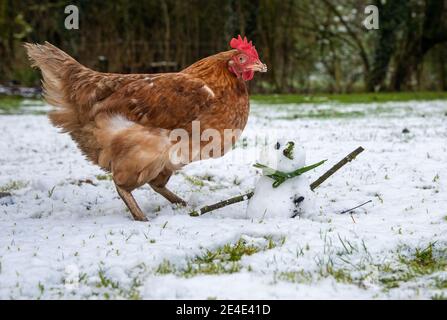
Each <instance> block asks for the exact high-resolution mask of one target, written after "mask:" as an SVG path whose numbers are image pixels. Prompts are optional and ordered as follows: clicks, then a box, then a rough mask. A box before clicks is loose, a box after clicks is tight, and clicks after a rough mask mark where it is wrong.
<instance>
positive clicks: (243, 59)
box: [239, 56, 247, 63]
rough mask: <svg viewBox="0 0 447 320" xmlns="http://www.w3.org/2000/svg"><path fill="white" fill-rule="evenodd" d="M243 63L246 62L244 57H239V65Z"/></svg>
mask: <svg viewBox="0 0 447 320" xmlns="http://www.w3.org/2000/svg"><path fill="white" fill-rule="evenodd" d="M245 61H247V59H246V58H245V57H244V56H240V57H239V63H245Z"/></svg>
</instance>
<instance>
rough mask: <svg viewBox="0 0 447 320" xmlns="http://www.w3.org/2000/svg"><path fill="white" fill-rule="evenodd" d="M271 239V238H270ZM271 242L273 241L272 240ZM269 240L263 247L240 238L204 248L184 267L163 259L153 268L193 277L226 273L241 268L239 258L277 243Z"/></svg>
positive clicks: (157, 271)
mask: <svg viewBox="0 0 447 320" xmlns="http://www.w3.org/2000/svg"><path fill="white" fill-rule="evenodd" d="M272 241H273V240H272ZM272 243H273V242H272ZM272 243H271V242H270V241H269V243H268V244H267V245H266V246H265V247H259V246H255V245H251V244H248V243H247V242H246V241H245V240H243V239H240V240H239V241H237V242H236V243H234V244H226V245H224V246H222V247H219V248H217V249H215V250H206V251H205V252H204V253H203V254H201V255H199V256H196V257H194V258H192V259H189V260H188V261H187V263H186V266H185V267H182V268H178V267H175V266H174V265H173V264H172V263H170V262H169V261H163V262H162V263H161V264H160V265H159V266H158V267H157V268H156V270H155V272H156V273H158V274H176V275H179V276H182V277H186V278H189V277H194V276H196V275H199V274H208V275H216V274H228V273H235V272H239V271H240V270H242V268H243V266H242V265H241V264H240V260H241V259H242V257H244V256H251V255H253V254H255V253H258V252H260V251H264V250H269V249H272V248H274V247H276V246H277V245H278V244H274V245H273V244H272Z"/></svg>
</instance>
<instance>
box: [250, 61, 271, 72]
mask: <svg viewBox="0 0 447 320" xmlns="http://www.w3.org/2000/svg"><path fill="white" fill-rule="evenodd" d="M249 69H250V70H253V71H259V72H267V70H268V69H267V65H266V64H265V63H262V62H261V61H259V60H258V61H256V62H255V63H254V64H253V65H251V66H250V67H249Z"/></svg>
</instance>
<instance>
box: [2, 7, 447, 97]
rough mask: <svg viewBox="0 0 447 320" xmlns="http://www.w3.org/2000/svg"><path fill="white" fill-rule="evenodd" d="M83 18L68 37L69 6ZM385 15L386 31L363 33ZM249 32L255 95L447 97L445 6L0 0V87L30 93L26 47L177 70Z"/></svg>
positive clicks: (94, 63)
mask: <svg viewBox="0 0 447 320" xmlns="http://www.w3.org/2000/svg"><path fill="white" fill-rule="evenodd" d="M70 4H74V5H76V6H78V8H79V11H80V29H79V30H66V29H65V27H64V21H65V18H66V16H67V14H65V13H64V9H65V7H66V6H67V5H70ZM369 4H374V5H376V6H377V7H378V8H379V11H380V29H379V30H367V29H366V28H365V27H364V26H363V20H364V19H365V18H366V15H365V13H364V9H365V7H366V6H367V5H369ZM239 33H240V34H242V35H246V36H247V37H248V38H249V39H250V40H253V42H254V43H255V44H256V47H257V49H258V52H259V53H260V56H261V59H262V60H263V61H264V62H265V63H267V65H268V66H269V72H268V73H267V74H265V75H261V76H258V77H256V80H255V81H252V83H250V85H251V89H252V91H254V92H258V93H291V92H294V93H318V92H325V93H349V92H377V91H422V90H430V91H445V90H446V89H447V75H446V72H447V65H446V59H447V1H446V0H392V1H391V0H370V1H364V0H318V1H314V0H282V1H279V0H277V1H275V0H182V1H180V0H128V1H125V0H113V1H112V0H110V1H102V0H78V1H74V0H73V1H62V0H41V1H30V0H20V1H18V0H0V83H3V84H11V83H12V84H15V85H24V86H34V85H38V84H39V74H38V73H37V72H36V71H33V70H31V69H30V68H29V64H28V61H27V59H26V56H25V54H24V50H23V48H22V43H23V42H24V41H32V42H43V41H49V42H51V43H53V44H55V45H57V46H59V47H61V48H62V49H63V50H65V51H67V52H68V53H69V54H71V55H72V56H74V57H75V58H76V59H78V60H79V61H80V62H81V63H83V64H84V65H86V66H88V67H91V68H95V69H97V70H102V71H109V72H125V73H128V72H135V73H146V72H160V71H161V72H165V71H174V70H180V69H182V68H184V67H186V66H188V65H189V64H191V63H193V62H194V61H197V60H198V59H200V58H203V57H205V56H207V55H211V54H214V53H216V52H219V51H224V50H228V49H229V45H228V43H229V40H230V39H231V38H232V37H233V36H236V35H237V34H239Z"/></svg>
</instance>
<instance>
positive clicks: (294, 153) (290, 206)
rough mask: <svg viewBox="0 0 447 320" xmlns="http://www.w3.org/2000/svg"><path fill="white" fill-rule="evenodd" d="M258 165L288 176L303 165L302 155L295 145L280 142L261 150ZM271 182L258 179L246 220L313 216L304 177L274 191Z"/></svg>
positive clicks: (301, 148)
mask: <svg viewBox="0 0 447 320" xmlns="http://www.w3.org/2000/svg"><path fill="white" fill-rule="evenodd" d="M260 163H261V164H264V165H266V166H268V167H270V168H272V169H276V170H279V171H283V172H291V171H294V170H296V169H298V168H302V167H304V166H305V165H306V152H305V151H304V148H303V147H302V146H300V145H299V144H297V143H296V142H295V141H289V140H287V139H284V138H282V139H278V141H277V142H276V143H274V144H273V145H269V146H267V147H266V148H265V149H264V150H263V152H262V153H261V159H260ZM273 182H274V180H273V179H271V178H269V177H267V176H262V177H260V178H259V180H258V182H257V183H256V187H255V191H254V195H253V197H252V198H251V199H250V201H249V203H248V207H247V218H249V219H265V218H297V217H310V216H312V215H313V213H314V212H316V210H315V198H314V194H313V192H312V191H311V190H310V188H309V185H310V181H309V179H308V178H307V177H306V176H305V174H303V175H301V176H297V177H294V178H291V179H288V180H286V181H285V182H283V183H282V184H281V185H279V186H278V187H276V188H275V187H273Z"/></svg>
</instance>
